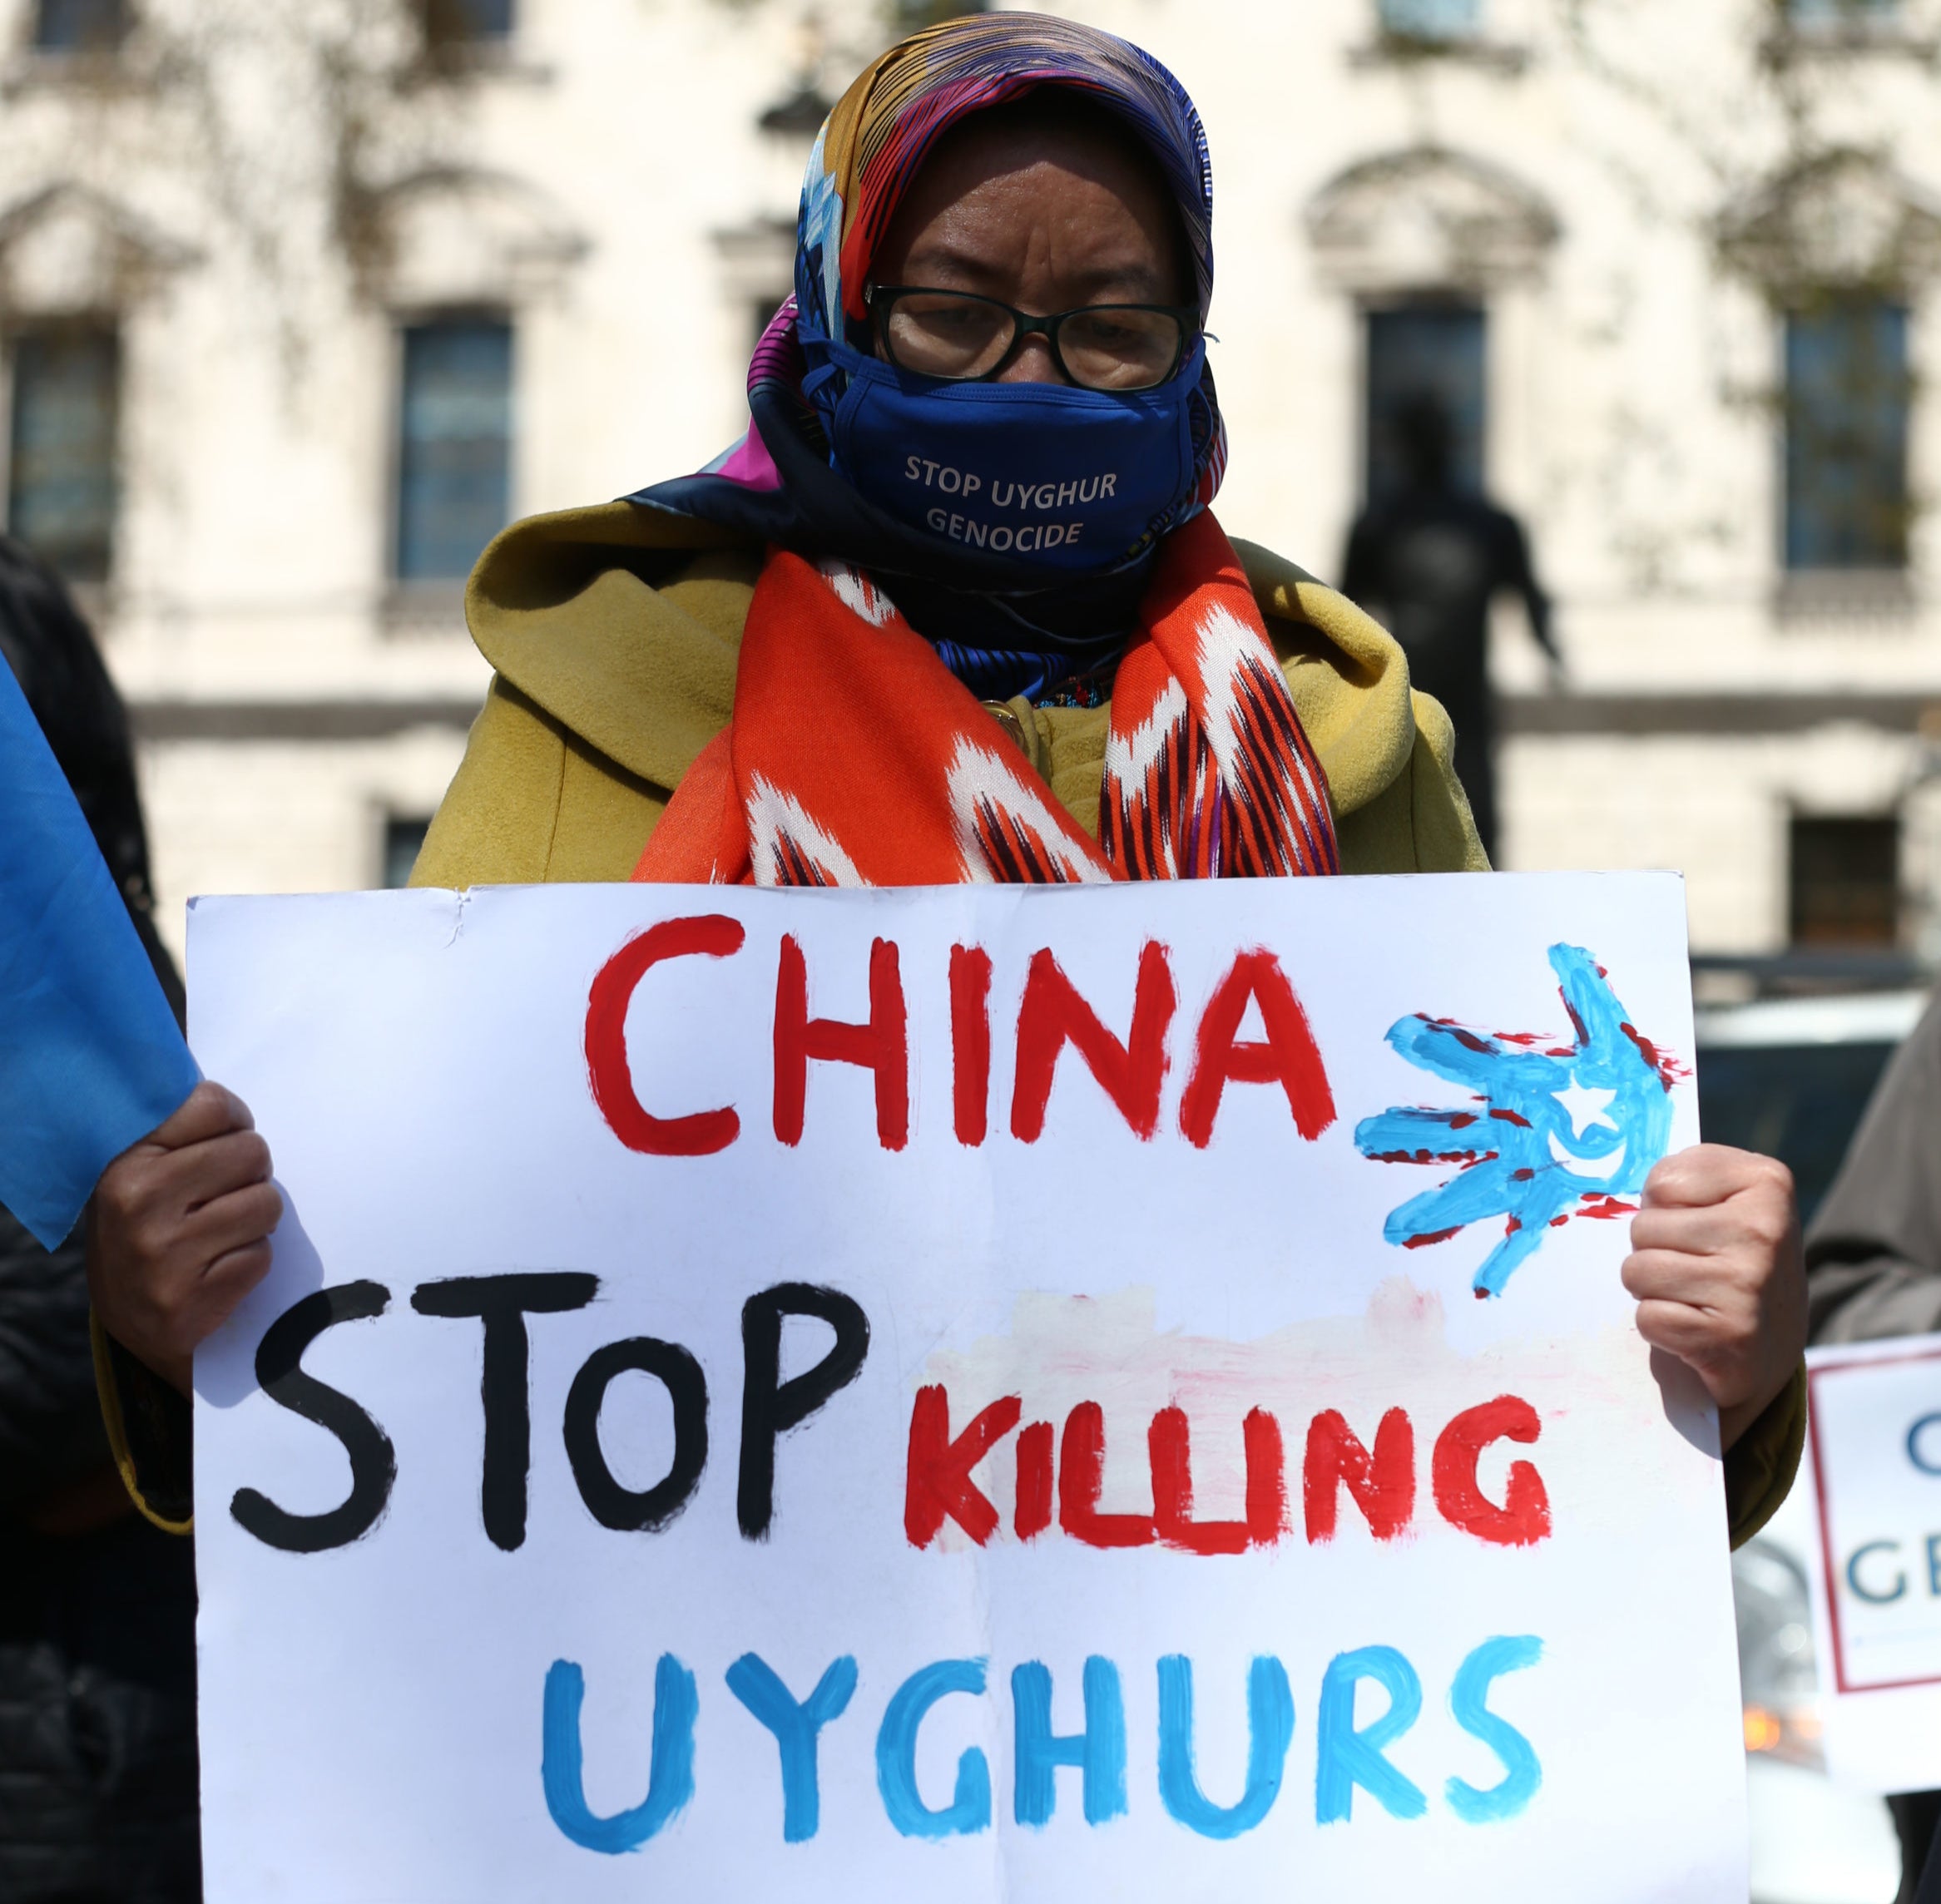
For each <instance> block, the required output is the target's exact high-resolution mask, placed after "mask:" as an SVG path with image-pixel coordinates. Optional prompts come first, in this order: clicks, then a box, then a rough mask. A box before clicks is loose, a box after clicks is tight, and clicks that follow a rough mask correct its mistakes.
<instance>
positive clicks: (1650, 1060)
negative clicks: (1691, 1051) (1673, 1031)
mask: <svg viewBox="0 0 1941 1904" xmlns="http://www.w3.org/2000/svg"><path fill="white" fill-rule="evenodd" d="M1618 1029H1619V1030H1620V1031H1622V1032H1623V1033H1624V1035H1625V1036H1626V1037H1627V1038H1628V1039H1630V1040H1631V1041H1632V1044H1634V1045H1636V1046H1637V1048H1638V1052H1639V1055H1640V1056H1641V1057H1642V1058H1643V1059H1644V1061H1645V1062H1646V1064H1647V1065H1649V1066H1651V1069H1652V1070H1653V1071H1656V1073H1657V1074H1658V1082H1659V1083H1660V1084H1661V1085H1662V1086H1664V1087H1665V1089H1666V1090H1671V1086H1673V1085H1675V1084H1676V1082H1677V1081H1679V1079H1680V1078H1684V1077H1690V1076H1691V1067H1690V1066H1687V1065H1683V1064H1681V1063H1680V1062H1679V1061H1678V1060H1677V1059H1676V1058H1675V1057H1673V1056H1671V1054H1670V1052H1668V1051H1660V1050H1659V1049H1658V1047H1657V1046H1656V1045H1654V1044H1653V1043H1652V1042H1651V1040H1650V1039H1649V1038H1647V1037H1646V1036H1645V1035H1644V1033H1643V1032H1641V1031H1639V1030H1638V1028H1637V1027H1636V1026H1635V1025H1621V1026H1618Z"/></svg>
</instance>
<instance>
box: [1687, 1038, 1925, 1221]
mask: <svg viewBox="0 0 1941 1904" xmlns="http://www.w3.org/2000/svg"><path fill="white" fill-rule="evenodd" d="M1893 1055H1894V1046H1891V1045H1876V1044H1851V1045H1795V1046H1783V1045H1745V1046H1737V1045H1723V1046H1709V1047H1707V1046H1701V1048H1700V1051H1699V1054H1698V1122H1699V1128H1700V1130H1701V1131H1702V1132H1703V1133H1704V1134H1705V1140H1706V1143H1708V1144H1731V1145H1735V1146H1736V1147H1737V1148H1738V1149H1740V1150H1758V1151H1762V1152H1763V1153H1764V1154H1765V1155H1766V1156H1768V1157H1777V1158H1778V1159H1779V1160H1780V1162H1781V1163H1782V1164H1784V1165H1785V1166H1786V1168H1787V1169H1788V1170H1790V1171H1791V1172H1792V1173H1793V1179H1794V1183H1795V1186H1796V1188H1797V1189H1798V1192H1799V1197H1800V1220H1801V1221H1802V1222H1810V1221H1811V1220H1812V1217H1813V1213H1814V1211H1815V1209H1818V1208H1819V1207H1820V1199H1821V1198H1822V1197H1824V1196H1825V1194H1826V1193H1827V1190H1828V1189H1829V1188H1830V1186H1831V1184H1832V1183H1833V1179H1834V1173H1835V1171H1836V1170H1839V1166H1840V1160H1841V1158H1842V1157H1844V1155H1846V1148H1847V1140H1848V1139H1849V1138H1850V1137H1851V1136H1852V1135H1853V1134H1854V1128H1855V1126H1856V1125H1858V1124H1859V1121H1860V1113H1861V1112H1862V1111H1864V1110H1865V1109H1866V1108H1867V1100H1868V1099H1869V1097H1871V1096H1872V1095H1873V1094H1874V1086H1875V1085H1876V1084H1878V1083H1879V1081H1880V1074H1881V1072H1882V1071H1884V1069H1885V1068H1886V1065H1887V1061H1888V1059H1889V1058H1890V1057H1891V1056H1893Z"/></svg>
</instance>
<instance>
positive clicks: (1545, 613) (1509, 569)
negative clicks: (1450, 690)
mask: <svg viewBox="0 0 1941 1904" xmlns="http://www.w3.org/2000/svg"><path fill="white" fill-rule="evenodd" d="M1497 525H1498V527H1497V538H1498V548H1499V550H1500V551H1501V554H1500V556H1499V566H1498V571H1497V586H1498V587H1499V588H1507V589H1509V590H1512V591H1514V592H1515V593H1516V594H1518V595H1520V596H1523V611H1524V613H1525V614H1527V615H1528V616H1529V618H1530V632H1531V633H1532V635H1535V636H1536V638H1537V646H1538V647H1539V648H1541V649H1542V650H1543V652H1544V653H1545V654H1546V655H1549V657H1550V658H1551V660H1553V661H1561V660H1562V659H1563V657H1562V655H1560V654H1559V653H1558V652H1557V635H1556V631H1554V630H1553V629H1552V627H1551V626H1550V597H1549V596H1547V595H1546V594H1545V593H1544V592H1543V587H1542V584H1541V583H1540V582H1539V581H1537V571H1536V568H1535V566H1534V565H1533V564H1532V561H1531V560H1530V539H1529V537H1528V536H1526V535H1525V534H1524V533H1523V524H1522V523H1521V522H1518V520H1517V519H1516V517H1514V516H1513V515H1511V514H1510V513H1509V512H1508V510H1499V511H1498V512H1497Z"/></svg>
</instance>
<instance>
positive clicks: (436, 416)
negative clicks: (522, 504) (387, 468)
mask: <svg viewBox="0 0 1941 1904" xmlns="http://www.w3.org/2000/svg"><path fill="white" fill-rule="evenodd" d="M399 425H400V438H401V440H400V442H399V451H398V525H397V554H396V563H395V567H396V572H397V576H398V579H399V581H454V580H458V579H462V578H463V576H467V575H468V574H470V573H471V571H472V565H473V562H475V561H478V555H479V551H481V550H482V549H483V548H484V546H485V545H486V544H487V543H488V542H490V541H491V540H492V538H493V537H494V536H496V535H497V534H498V532H499V531H500V530H501V529H503V527H505V524H506V519H507V517H508V514H509V513H510V510H511V502H512V326H511V325H510V324H508V323H506V321H505V320H504V319H503V318H487V317H467V318H450V319H441V320H439V321H438V322H437V323H433V324H411V325H409V326H408V327H407V328H406V329H405V332H404V388H403V391H402V393H401V398H400V401H399Z"/></svg>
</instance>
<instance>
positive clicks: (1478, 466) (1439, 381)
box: [1363, 304, 1484, 502]
mask: <svg viewBox="0 0 1941 1904" xmlns="http://www.w3.org/2000/svg"><path fill="white" fill-rule="evenodd" d="M1483 343H1484V324H1483V313H1482V312H1481V311H1480V310H1478V309H1477V308H1476V307H1475V306H1474V305H1471V304H1415V305H1409V306H1405V307H1404V308H1403V309H1399V310H1385V311H1384V310H1378V311H1370V312H1369V314H1368V339H1367V348H1368V380H1367V383H1366V386H1365V394H1366V398H1367V413H1366V417H1365V419H1364V431H1363V442H1364V446H1365V456H1366V463H1365V467H1364V470H1363V481H1364V493H1365V494H1366V496H1367V497H1368V499H1369V502H1385V501H1387V500H1388V499H1389V497H1392V496H1394V495H1397V494H1399V492H1401V491H1403V490H1404V489H1406V488H1408V487H1409V486H1410V483H1411V482H1412V480H1415V479H1416V478H1415V475H1414V471H1415V465H1416V464H1417V463H1418V462H1419V460H1420V458H1419V452H1418V449H1417V447H1416V442H1417V438H1418V437H1419V434H1420V433H1421V425H1422V423H1423V422H1424V412H1433V413H1434V414H1435V415H1437V416H1438V417H1439V418H1440V422H1441V428H1442V430H1443V434H1444V435H1445V437H1446V439H1447V443H1448V480H1449V482H1451V483H1452V484H1453V487H1456V488H1458V489H1459V490H1463V491H1464V492H1468V493H1471V494H1480V493H1481V492H1482V489H1483V421H1484V387H1483Z"/></svg>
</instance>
